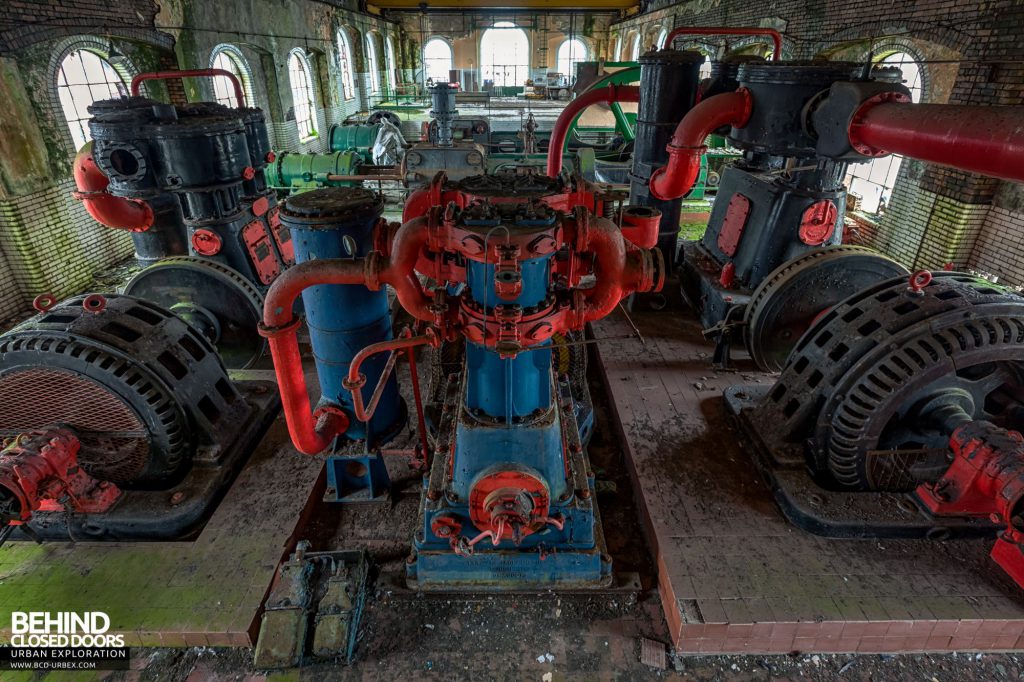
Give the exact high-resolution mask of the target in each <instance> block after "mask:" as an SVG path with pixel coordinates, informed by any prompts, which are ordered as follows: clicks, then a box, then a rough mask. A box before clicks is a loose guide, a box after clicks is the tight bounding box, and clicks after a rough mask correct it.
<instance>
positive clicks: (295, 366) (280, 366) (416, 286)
mask: <svg viewBox="0 0 1024 682" xmlns="http://www.w3.org/2000/svg"><path fill="white" fill-rule="evenodd" d="M426 243H427V221H426V219H425V218H418V219H416V220H413V221H410V222H408V223H406V224H405V225H403V226H402V227H401V228H399V230H398V233H397V234H396V235H395V241H394V244H393V246H392V249H391V252H392V258H391V259H390V261H389V260H388V259H384V258H379V259H367V258H356V259H347V258H322V259H317V260H311V261H307V262H305V263H300V264H299V265H295V266H293V267H291V268H289V269H287V270H285V271H284V272H283V273H281V275H280V276H278V278H277V279H276V280H274V284H273V285H272V286H271V287H270V289H268V290H267V296H266V299H265V301H264V303H263V324H262V325H261V326H260V333H261V334H262V335H263V336H265V337H267V340H268V345H269V346H270V355H271V357H272V358H273V361H274V372H275V374H276V375H277V385H278V388H279V390H280V392H281V409H282V411H283V412H284V416H285V422H286V423H287V424H288V433H289V435H290V436H291V439H292V443H293V444H294V445H295V447H296V448H297V449H298V450H299V451H300V452H304V453H305V454H307V455H315V454H317V453H319V452H322V451H323V450H324V449H325V448H326V447H327V446H328V445H330V443H331V441H332V440H333V439H334V437H335V436H337V435H339V434H341V433H344V431H345V429H346V428H348V420H347V419H345V417H344V415H343V414H341V413H339V412H336V411H321V412H320V413H319V414H318V415H314V414H313V412H312V410H311V407H310V401H309V392H308V389H307V388H306V377H305V374H304V373H303V371H302V357H301V355H300V353H299V342H298V336H297V331H298V319H297V318H296V317H295V316H294V315H293V314H292V309H293V308H294V306H295V299H296V298H298V296H299V294H300V293H302V291H303V290H304V289H307V288H309V287H312V286H318V285H321V284H361V285H363V286H370V285H371V283H373V285H374V286H377V285H379V284H380V283H384V284H390V285H391V286H392V287H393V288H394V289H395V294H396V296H397V297H398V301H399V303H400V304H401V305H402V307H403V308H405V309H406V310H407V311H409V312H410V313H411V314H412V315H413V316H414V317H416V318H417V319H421V320H433V319H434V313H433V311H432V310H431V309H430V304H431V298H430V296H428V295H427V294H426V292H424V291H423V287H422V286H421V285H420V282H419V279H418V278H417V277H416V273H415V266H416V262H417V260H418V259H419V254H420V251H421V250H422V249H423V248H424V247H425V246H426ZM378 255H379V254H378ZM317 417H319V423H317V421H318V419H317Z"/></svg>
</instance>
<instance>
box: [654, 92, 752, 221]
mask: <svg viewBox="0 0 1024 682" xmlns="http://www.w3.org/2000/svg"><path fill="white" fill-rule="evenodd" d="M752 109H753V100H752V98H751V97H750V92H749V91H748V90H747V89H746V88H740V89H739V90H737V91H736V92H728V93H724V94H721V95H715V96H714V97H709V98H707V99H705V100H702V101H701V102H700V104H698V105H697V106H695V107H694V108H693V109H690V111H689V112H687V114H686V116H684V117H683V120H682V121H680V122H679V126H678V127H676V132H675V133H674V134H673V135H672V140H671V141H670V142H669V143H668V146H667V147H666V149H667V150H668V153H669V157H668V164H667V165H665V166H662V167H661V168H659V169H658V170H656V171H654V173H653V174H652V175H651V181H650V189H651V194H652V195H653V196H654V197H655V198H656V199H660V200H662V201H670V200H672V199H678V198H679V197H681V196H683V195H685V194H686V193H687V192H689V191H690V190H691V189H692V188H693V183H694V182H696V180H697V175H698V173H699V172H700V157H701V155H702V154H703V153H704V152H705V151H706V150H707V147H706V146H705V145H704V140H706V139H707V136H708V135H710V134H711V133H713V132H714V131H716V130H718V129H719V128H721V127H722V126H725V125H731V126H733V127H734V128H742V127H743V126H745V125H746V124H747V121H748V120H750V112H751V110H752Z"/></svg>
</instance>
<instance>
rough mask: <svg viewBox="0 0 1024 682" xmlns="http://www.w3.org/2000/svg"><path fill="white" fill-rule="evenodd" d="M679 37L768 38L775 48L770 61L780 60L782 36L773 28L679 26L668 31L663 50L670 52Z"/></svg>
mask: <svg viewBox="0 0 1024 682" xmlns="http://www.w3.org/2000/svg"><path fill="white" fill-rule="evenodd" d="M679 36H768V37H769V38H771V39H772V43H773V44H774V46H775V48H774V50H773V51H772V59H774V60H775V61H779V60H780V59H782V34H781V33H779V32H778V31H776V30H775V29H774V28H747V27H742V26H741V27H729V26H680V27H679V28H674V29H672V30H671V31H669V34H668V37H667V38H665V45H664V46H663V49H666V50H671V49H672V42H673V41H674V40H675V39H676V38H678V37H679Z"/></svg>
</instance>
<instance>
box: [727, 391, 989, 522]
mask: <svg viewBox="0 0 1024 682" xmlns="http://www.w3.org/2000/svg"><path fill="white" fill-rule="evenodd" d="M770 388H771V387H770V386H765V385H751V386H730V387H729V388H727V389H725V391H724V395H723V398H724V400H725V404H726V406H727V408H728V411H729V414H730V416H731V417H732V419H733V420H734V422H735V423H736V425H737V426H738V430H739V433H740V436H741V438H742V439H743V440H744V442H746V443H747V444H748V446H749V450H750V452H752V453H753V455H754V457H753V460H754V463H755V464H756V465H757V468H758V470H759V471H760V472H761V475H762V477H763V478H764V480H765V483H767V484H768V487H769V488H771V491H772V496H773V497H774V498H775V502H776V503H777V504H778V505H779V509H780V510H781V511H782V513H783V515H784V516H785V517H786V518H787V519H788V520H789V521H790V522H791V523H792V524H793V525H795V526H797V527H799V528H802V529H804V530H806V531H807V532H809V533H813V534H815V535H821V536H824V537H829V538H906V539H921V538H923V539H929V540H944V539H947V538H971V537H995V535H996V532H997V531H998V530H999V529H1000V528H1001V527H1000V526H999V525H998V524H994V523H992V522H991V521H989V520H988V519H981V518H977V517H966V516H943V517H935V516H932V515H931V514H930V513H928V511H927V510H926V509H924V508H923V507H922V506H921V505H920V504H919V503H918V501H917V496H916V495H915V494H914V493H912V492H909V493H890V492H843V491H835V490H828V489H826V488H823V487H822V486H820V485H818V484H817V483H816V482H815V481H814V479H813V478H811V476H810V473H809V472H808V470H807V466H806V464H805V462H804V457H803V453H802V452H799V451H795V450H794V451H792V452H787V451H780V450H779V449H773V448H772V447H771V446H770V445H768V444H767V443H765V442H764V441H762V440H761V438H760V437H759V436H758V429H757V428H756V425H754V424H751V423H750V421H749V419H748V418H747V415H748V412H747V411H746V408H750V407H753V406H754V405H756V404H757V403H758V402H760V400H761V398H763V397H764V396H765V394H767V392H768V390H769V389H770Z"/></svg>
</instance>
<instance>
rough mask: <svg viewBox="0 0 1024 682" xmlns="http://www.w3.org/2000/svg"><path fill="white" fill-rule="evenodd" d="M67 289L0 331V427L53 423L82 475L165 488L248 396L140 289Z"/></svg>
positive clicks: (191, 333)
mask: <svg viewBox="0 0 1024 682" xmlns="http://www.w3.org/2000/svg"><path fill="white" fill-rule="evenodd" d="M85 299H86V297H84V296H77V297H74V298H71V299H68V300H66V301H64V302H63V303H60V304H59V305H57V306H55V307H53V308H51V309H50V310H48V311H47V312H44V313H41V314H39V315H37V316H35V317H33V318H31V319H29V320H27V321H25V322H23V323H22V324H20V325H19V326H17V327H15V328H14V329H12V330H11V331H10V332H8V333H6V334H4V335H3V336H0V434H2V435H3V436H5V437H8V436H13V435H17V434H19V433H22V432H25V431H27V430H31V429H37V428H43V427H47V426H51V425H54V424H60V425H63V426H68V427H70V428H72V429H73V430H74V431H75V432H76V434H77V435H78V437H79V439H80V440H81V442H82V450H81V452H80V454H79V461H80V463H81V464H82V466H83V467H84V468H85V469H86V471H88V473H89V474H90V475H92V476H93V477H95V478H98V479H100V480H108V481H111V482H113V483H115V484H116V485H118V486H119V487H121V488H123V489H156V490H159V489H164V488H168V487H171V486H172V485H174V483H175V482H177V481H178V480H179V479H180V478H181V477H182V476H183V475H184V474H185V473H186V472H187V471H188V469H189V468H190V466H191V464H192V461H193V460H194V459H195V458H196V457H197V455H199V454H200V453H201V454H202V455H203V456H204V457H205V458H207V459H211V460H216V458H217V457H218V456H219V455H220V454H221V453H222V452H223V451H224V449H225V448H226V447H227V446H228V445H229V444H230V443H231V442H232V441H233V440H234V439H236V438H237V437H238V430H239V429H240V428H242V425H243V424H245V423H246V421H247V419H248V417H249V416H250V412H251V409H252V408H251V407H250V406H249V404H248V403H247V402H246V400H245V399H244V398H243V396H242V395H241V393H239V391H238V389H237V388H236V387H235V385H234V384H233V383H232V382H231V380H230V379H229V378H228V375H227V372H226V370H225V369H224V366H223V364H222V363H221V360H220V358H219V356H218V355H217V353H216V351H215V349H214V348H213V346H212V345H211V344H210V343H209V342H208V341H207V340H206V339H205V338H203V337H202V336H201V335H200V334H199V333H198V332H196V331H195V330H194V329H193V328H192V327H190V326H189V325H188V324H186V323H185V322H184V321H183V320H182V319H181V318H179V317H177V316H175V315H173V314H171V313H169V312H168V311H166V310H164V309H162V308H160V307H158V306H156V305H154V304H152V303H149V302H147V301H143V300H141V299H137V298H132V297H130V296H114V295H111V296H107V297H106V298H105V308H103V309H102V310H100V311H99V312H91V311H89V310H86V309H85V307H83V302H84V301H85Z"/></svg>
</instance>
